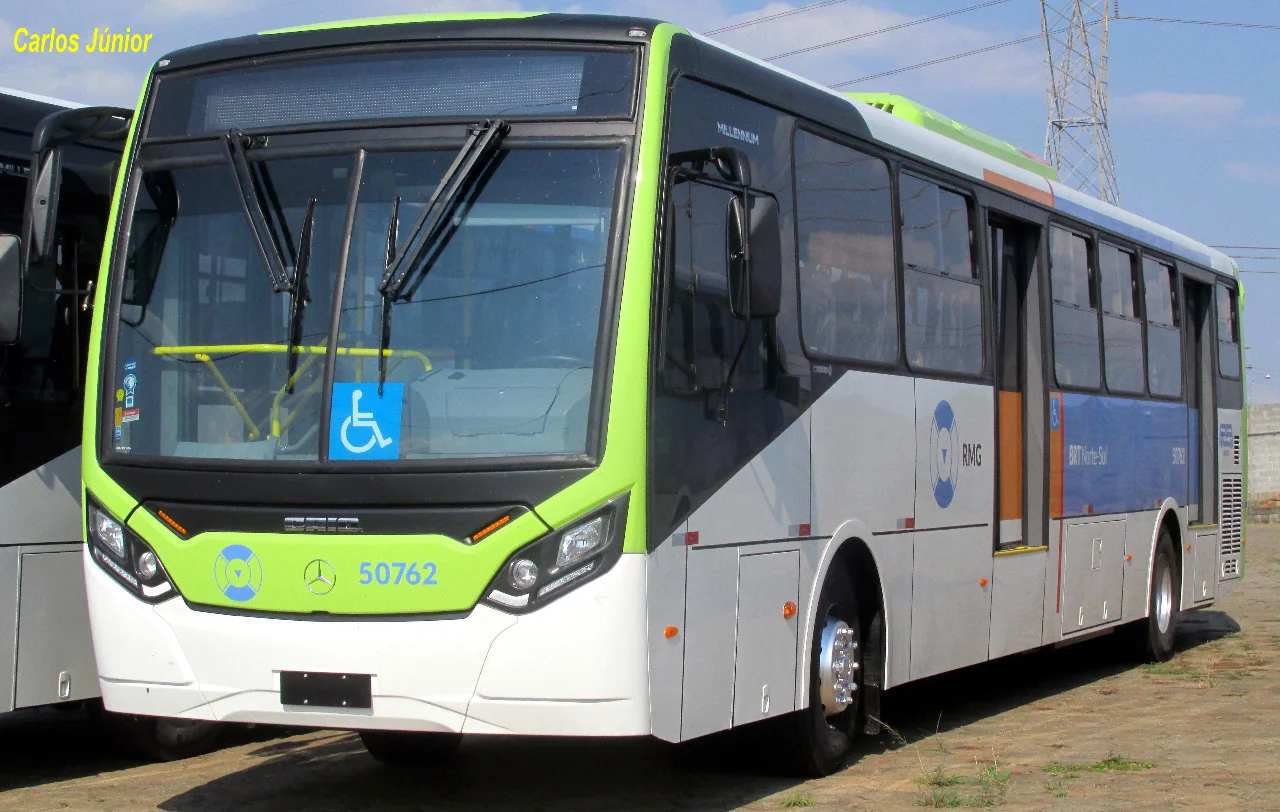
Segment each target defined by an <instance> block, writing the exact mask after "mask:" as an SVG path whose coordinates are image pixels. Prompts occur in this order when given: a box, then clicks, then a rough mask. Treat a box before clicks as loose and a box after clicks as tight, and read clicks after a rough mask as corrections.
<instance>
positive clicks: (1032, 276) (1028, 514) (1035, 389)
mask: <svg viewBox="0 0 1280 812" xmlns="http://www.w3.org/2000/svg"><path fill="white" fill-rule="evenodd" d="M988 238H989V240H990V250H991V254H990V256H991V281H992V285H991V289H992V296H993V301H992V305H993V309H992V312H993V319H992V323H993V324H994V325H995V346H994V356H993V357H994V360H995V382H996V436H997V455H998V460H999V467H998V469H997V473H996V479H997V488H996V505H995V512H996V519H997V521H996V523H995V530H994V536H995V538H994V547H995V560H994V562H993V565H992V576H991V577H992V592H991V637H990V647H989V652H988V656H990V657H992V658H994V657H1001V656H1003V655H1006V654H1012V653H1014V652H1018V651H1025V650H1027V649H1030V648H1034V647H1036V646H1039V645H1040V644H1041V643H1042V642H1044V640H1045V639H1046V638H1045V636H1046V634H1047V633H1046V631H1045V615H1044V613H1045V606H1046V601H1047V600H1049V598H1047V597H1046V596H1047V595H1049V594H1050V593H1051V592H1052V590H1053V589H1054V584H1053V583H1052V579H1051V578H1050V576H1049V572H1050V568H1049V560H1050V555H1049V551H1048V547H1049V540H1050V535H1049V516H1048V513H1049V511H1048V508H1049V502H1048V480H1049V475H1048V459H1049V452H1048V449H1049V443H1048V442H1047V440H1048V437H1049V421H1050V415H1049V406H1051V405H1053V404H1051V403H1049V401H1048V399H1047V395H1046V391H1045V383H1044V381H1045V370H1044V347H1043V342H1042V338H1041V336H1042V332H1041V328H1040V325H1041V303H1040V302H1041V299H1040V294H1039V291H1040V288H1041V285H1042V284H1043V282H1042V281H1041V277H1042V276H1043V275H1044V265H1043V263H1041V262H1040V260H1039V258H1040V255H1041V251H1040V244H1041V229H1040V228H1039V227H1038V226H1035V225H1031V224H1028V223H1024V222H1021V221H1016V220H1012V219H1005V218H1000V219H994V218H993V219H991V220H990V223H989V227H988ZM1050 605H1051V604H1050Z"/></svg>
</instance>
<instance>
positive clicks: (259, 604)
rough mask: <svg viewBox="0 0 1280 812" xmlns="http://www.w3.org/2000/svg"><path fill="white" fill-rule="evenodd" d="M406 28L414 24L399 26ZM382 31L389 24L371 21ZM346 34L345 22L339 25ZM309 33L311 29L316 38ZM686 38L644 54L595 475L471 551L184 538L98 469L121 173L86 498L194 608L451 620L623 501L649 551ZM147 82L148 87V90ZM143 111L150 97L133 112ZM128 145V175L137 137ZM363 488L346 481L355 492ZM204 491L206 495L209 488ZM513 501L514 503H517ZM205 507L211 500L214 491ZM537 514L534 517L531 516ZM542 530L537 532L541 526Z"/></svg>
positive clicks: (102, 276) (93, 373)
mask: <svg viewBox="0 0 1280 812" xmlns="http://www.w3.org/2000/svg"><path fill="white" fill-rule="evenodd" d="M404 21H411V20H404ZM377 24H385V23H377ZM342 25H346V24H342ZM313 30H314V29H313ZM682 31H683V29H680V28H677V27H674V26H671V25H666V24H663V25H660V26H658V28H657V29H656V31H655V32H654V35H653V37H652V41H651V42H650V43H649V45H648V71H647V76H646V77H645V82H644V85H643V96H642V100H643V101H642V104H643V112H642V115H643V126H642V129H641V133H640V146H639V160H638V163H637V165H636V167H635V171H633V172H632V175H631V183H632V188H631V190H630V192H631V200H630V205H631V216H630V221H629V228H628V229H627V232H626V238H625V239H626V244H625V254H624V256H625V260H624V269H623V276H622V292H621V306H620V310H619V314H618V323H617V337H616V347H615V354H614V359H613V375H612V380H611V383H610V387H609V401H608V417H607V420H606V435H605V442H604V453H603V457H602V459H601V462H600V465H599V466H598V467H597V468H596V469H595V470H594V471H592V472H591V473H590V474H588V475H587V476H585V477H583V478H582V479H580V480H578V481H576V482H575V483H573V484H572V485H570V486H568V487H566V488H565V489H564V490H562V491H560V492H559V493H557V494H555V495H554V496H552V497H551V498H549V499H546V500H545V501H543V502H542V503H540V504H537V505H534V506H533V507H534V511H535V513H534V514H526V515H525V516H523V517H521V518H520V519H518V520H517V521H514V522H512V523H511V524H509V525H508V526H506V527H503V528H502V529H500V530H498V531H495V532H494V533H492V534H491V535H490V536H488V537H487V538H485V539H484V540H483V541H481V542H480V543H478V544H476V545H474V546H468V545H464V544H461V543H459V542H457V541H455V540H453V539H450V538H446V537H443V536H427V535H421V536H420V535H401V536H374V535H365V536H358V537H353V536H326V535H317V534H289V535H285V534H283V533H281V534H250V533H226V532H216V533H215V532H208V533H201V534H197V535H195V536H193V537H191V538H189V539H183V538H181V537H180V536H179V535H178V534H176V533H174V532H173V531H171V530H170V529H169V528H168V527H167V526H165V525H164V524H163V523H162V522H161V521H160V520H159V519H157V518H156V517H155V516H153V515H152V514H151V513H150V512H148V511H146V510H136V511H135V510H134V508H135V507H136V506H137V504H138V502H137V500H136V499H135V498H133V497H132V496H130V495H129V494H128V493H126V492H125V491H124V490H123V489H122V488H121V487H120V486H119V485H118V484H117V483H116V482H115V481H114V480H113V479H112V478H111V477H109V476H108V475H107V474H106V473H105V472H104V471H103V469H102V467H101V466H100V465H99V464H98V453H97V449H98V447H99V443H98V418H99V415H100V414H101V403H100V402H98V396H99V394H100V384H99V381H100V375H99V372H100V367H101V359H102V354H101V350H102V341H103V335H104V325H103V318H102V317H103V314H104V313H105V312H106V310H107V295H108V288H109V285H108V284H107V283H106V282H107V279H108V268H109V267H110V264H111V262H110V257H111V255H112V250H113V243H114V241H115V237H116V222H117V219H118V217H119V216H120V202H121V199H122V195H123V190H124V185H125V179H126V178H127V173H126V172H124V171H122V172H121V174H120V176H119V177H118V179H117V182H116V189H115V194H114V197H113V200H112V204H111V217H110V221H109V223H108V229H107V233H108V235H110V236H109V239H108V243H107V245H106V246H105V249H104V252H103V261H102V264H101V266H100V269H99V280H100V284H99V285H98V287H97V293H96V296H95V302H94V305H95V309H94V320H93V333H92V339H91V343H90V349H89V362H88V370H89V371H88V376H87V380H86V387H87V389H86V391H88V392H91V393H95V397H94V398H93V399H92V405H91V407H89V408H86V409H85V420H84V445H83V448H82V462H83V478H84V485H85V488H86V489H87V490H88V491H89V492H91V493H92V494H93V496H94V497H95V498H96V499H97V500H98V501H99V502H101V503H102V505H103V506H104V507H105V508H106V509H107V510H108V511H110V512H111V513H112V514H114V515H115V516H116V517H117V518H124V517H128V524H129V526H130V528H131V529H132V530H133V531H134V532H136V533H137V534H138V535H139V536H141V537H142V538H143V539H144V540H145V541H146V542H147V543H148V544H150V545H151V546H152V548H153V549H154V550H155V551H156V554H157V555H158V556H159V558H160V560H161V562H162V563H163V565H164V567H165V570H166V571H167V572H168V573H169V574H170V576H171V577H172V579H173V581H174V584H175V585H176V586H177V588H178V590H179V592H181V593H182V595H183V596H184V597H185V598H186V599H187V600H189V601H191V602H193V603H199V604H206V605H211V606H224V607H232V608H237V609H244V610H249V611H263V612H284V613H312V612H318V611H323V612H331V613H335V614H372V615H379V614H402V613H431V612H457V611H465V610H467V609H470V608H471V607H472V606H474V605H475V603H476V602H477V601H478V600H479V599H480V598H481V597H482V593H483V591H484V589H485V587H486V586H487V585H488V584H489V582H490V581H491V580H492V579H493V577H494V575H495V573H496V572H497V571H498V569H499V568H500V567H501V566H502V564H503V563H504V562H505V561H506V560H507V558H508V557H509V556H510V555H511V554H512V553H513V552H514V551H515V550H516V549H518V548H519V547H521V546H522V545H524V544H526V543H528V542H530V541H532V540H534V539H536V538H537V537H538V536H540V535H542V534H543V533H545V532H546V531H547V530H548V529H549V528H559V527H563V526H564V525H566V524H567V523H569V522H572V521H573V520H575V519H577V518H578V517H580V516H582V515H583V514H585V513H587V512H589V511H591V510H593V509H594V508H596V507H597V506H599V505H601V504H603V503H604V502H606V501H608V500H609V499H612V498H613V497H615V496H618V495H620V494H623V493H627V492H630V494H631V497H630V509H629V510H628V513H627V526H626V530H625V536H624V539H623V550H624V553H631V554H643V553H644V552H645V516H646V508H645V487H644V482H645V455H646V448H647V439H646V438H647V409H648V368H649V359H648V355H649V307H650V305H649V303H650V292H651V276H652V271H653V262H654V224H655V223H656V221H657V205H658V179H659V177H660V167H661V160H662V131H663V113H664V110H665V105H666V74H667V65H668V54H669V50H670V44H671V39H672V37H673V36H674V35H675V34H676V33H680V32H682ZM149 84H150V78H148V86H149ZM145 102H146V91H145V89H144V91H143V94H142V97H141V98H140V99H139V106H138V109H139V110H141V109H142V106H143V104H144V103H145ZM140 119H141V116H138V117H135V119H134V123H133V128H134V129H133V130H132V131H131V132H130V135H129V140H128V142H127V145H126V150H125V151H126V154H127V155H128V156H129V160H128V161H126V162H125V166H127V167H129V166H132V162H133V156H134V146H135V144H134V142H135V136H136V127H137V124H138V121H139V120H140ZM360 482H361V478H360V476H359V475H353V477H352V487H360V484H359V483H360ZM210 487H211V488H213V487H214V485H213V483H212V482H211V483H210ZM514 496H515V497H516V498H517V499H518V495H514ZM209 498H210V500H216V499H217V493H216V492H213V491H211V492H210V494H209ZM535 514H536V515H535ZM544 522H545V524H544ZM230 544H240V545H244V546H246V547H248V548H249V549H251V550H252V551H253V552H254V553H255V555H256V556H257V558H258V560H259V562H260V566H261V571H262V582H261V588H260V590H259V591H258V592H257V594H255V595H254V596H253V597H252V598H250V599H249V600H247V601H245V602H236V601H232V600H231V599H229V598H227V597H226V596H225V595H224V594H223V592H222V590H221V589H220V588H219V586H218V583H217V579H216V577H215V567H216V566H218V563H219V555H220V553H221V552H222V550H223V549H224V548H225V547H226V546H228V545H230ZM317 558H320V559H324V560H326V561H328V562H329V563H331V564H332V565H333V566H334V568H335V570H336V573H337V585H336V586H335V588H334V589H333V590H332V591H331V592H330V593H329V594H327V595H323V596H317V595H314V594H312V593H311V592H310V591H309V590H308V589H307V588H306V585H305V583H304V580H303V570H304V568H305V566H306V564H307V563H308V562H310V561H312V560H314V559H317ZM378 562H385V563H388V564H391V563H395V562H401V563H406V564H407V563H409V562H416V563H418V564H419V565H421V564H422V563H425V562H430V563H432V564H434V565H435V567H436V579H435V580H436V581H437V583H436V584H435V585H424V584H417V585H412V584H409V583H407V579H406V580H403V581H402V583H401V584H400V585H394V584H387V585H381V584H378V583H377V579H376V578H375V579H373V580H372V582H371V583H370V584H367V585H361V584H360V583H359V581H360V580H361V579H362V576H361V575H360V566H361V564H364V563H368V564H370V565H371V566H376V564H377V563H378Z"/></svg>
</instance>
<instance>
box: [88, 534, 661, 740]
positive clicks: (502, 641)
mask: <svg viewBox="0 0 1280 812" xmlns="http://www.w3.org/2000/svg"><path fill="white" fill-rule="evenodd" d="M84 568H85V581H86V586H87V589H88V595H89V610H90V619H91V621H92V624H93V630H94V635H95V642H96V644H97V651H98V652H99V654H98V672H99V675H100V679H101V686H102V695H103V700H104V702H105V703H106V706H107V709H108V710H112V711H117V712H122V713H144V714H148V715H160V716H173V717H180V718H187V719H215V720H218V721H232V722H258V723H270V724H285V725H291V724H296V725H310V726H319V727H346V728H379V729H399V730H423V731H454V732H468V733H470V732H478V733H525V734H536V735H561V734H565V735H579V734H594V735H610V736H621V735H640V734H645V733H648V732H649V714H648V704H649V703H648V683H647V680H646V677H645V667H644V664H645V645H644V640H645V638H644V630H645V619H644V594H645V562H644V558H643V557H642V556H639V555H623V556H622V557H621V559H620V560H619V561H618V563H617V564H616V565H614V567H613V569H612V570H610V571H609V572H608V573H606V574H605V575H603V576H601V577H600V578H598V579H596V580H594V581H591V582H590V583H587V584H584V585H583V586H581V587H579V588H578V589H576V590H574V591H573V592H571V593H569V594H567V595H565V596H564V597H563V598H560V599H559V600H557V601H555V602H554V603H551V604H548V605H547V606H545V607H543V608H542V609H540V610H539V611H537V612H534V613H532V614H530V615H526V616H524V617H516V616H514V615H508V614H505V613H503V612H500V611H498V610H497V609H493V608H491V607H489V606H486V605H484V604H481V605H478V606H476V608H475V609H474V610H472V611H471V613H470V614H469V615H468V616H467V617H465V618H458V619H448V620H404V621H397V622H387V621H385V620H371V621H360V620H351V621H345V620H329V621H311V620H304V619H288V620H284V619H276V618H266V617H246V616H243V615H229V614H220V613H214V612H203V611H195V610H193V609H191V608H190V607H188V606H187V605H186V604H185V603H184V602H183V601H182V600H181V599H174V600H169V601H166V602H164V603H161V604H159V605H158V606H150V605H148V604H145V603H143V602H141V601H139V600H137V599H136V598H134V597H133V596H132V595H130V594H129V593H128V592H126V591H125V590H124V589H122V588H121V587H120V586H119V585H118V584H116V583H115V582H114V581H113V580H112V579H111V578H110V577H109V576H108V575H107V574H106V573H104V572H102V570H101V569H100V568H99V567H98V566H97V564H95V563H94V562H93V561H92V560H91V559H90V558H89V557H88V556H87V555H86V556H85V557H84ZM280 671H321V672H332V673H355V674H372V675H373V680H372V686H373V708H372V709H370V710H359V709H348V710H343V709H336V708H335V709H324V710H313V709H302V708H286V707H284V706H282V705H281V704H280V677H279V672H280Z"/></svg>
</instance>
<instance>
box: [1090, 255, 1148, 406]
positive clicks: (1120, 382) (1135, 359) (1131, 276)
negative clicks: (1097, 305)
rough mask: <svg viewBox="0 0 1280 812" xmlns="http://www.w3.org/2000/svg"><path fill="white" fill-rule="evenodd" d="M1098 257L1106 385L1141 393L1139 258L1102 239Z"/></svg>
mask: <svg viewBox="0 0 1280 812" xmlns="http://www.w3.org/2000/svg"><path fill="white" fill-rule="evenodd" d="M1098 260H1099V265H1100V266H1101V267H1100V270H1101V271H1102V347H1103V356H1104V357H1105V358H1106V362H1107V363H1106V368H1107V388H1108V389H1111V390H1114V391H1117V392H1133V393H1139V394H1140V393H1141V392H1142V389H1143V385H1142V382H1143V374H1142V370H1143V362H1142V322H1141V321H1140V320H1139V319H1138V309H1137V306H1138V302H1139V297H1140V294H1141V291H1142V283H1141V277H1140V276H1139V272H1138V258H1137V256H1135V255H1134V254H1133V252H1131V251H1125V250H1123V249H1120V248H1116V247H1115V246H1114V245H1108V244H1107V243H1102V244H1101V245H1100V246H1099V247H1098Z"/></svg>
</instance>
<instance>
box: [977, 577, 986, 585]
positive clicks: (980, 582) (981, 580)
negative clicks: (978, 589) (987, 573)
mask: <svg viewBox="0 0 1280 812" xmlns="http://www.w3.org/2000/svg"><path fill="white" fill-rule="evenodd" d="M986 585H987V579H986V578H979V579H978V586H982V587H985V586H986Z"/></svg>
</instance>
